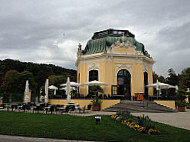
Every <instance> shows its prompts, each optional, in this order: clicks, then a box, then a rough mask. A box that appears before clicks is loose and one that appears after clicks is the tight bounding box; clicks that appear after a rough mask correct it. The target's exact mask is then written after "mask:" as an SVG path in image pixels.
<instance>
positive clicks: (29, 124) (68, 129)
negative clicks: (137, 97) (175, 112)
mask: <svg viewBox="0 0 190 142" xmlns="http://www.w3.org/2000/svg"><path fill="white" fill-rule="evenodd" d="M156 126H157V127H158V129H159V130H160V131H161V135H153V136H151V135H147V134H141V133H139V132H137V131H135V130H133V129H130V128H128V127H127V126H124V125H122V124H121V123H120V122H117V121H115V120H112V119H111V118H110V116H102V123H101V124H100V125H97V124H96V123H95V120H94V116H90V117H79V116H70V115H50V114H47V115H45V114H32V113H23V112H3V111H0V134H7V135H20V136H32V137H48V138H62V139H76V140H101V141H135V142H138V141H139V142H140V141H141V142H143V141H152V142H157V141H158V142H168V141H172V142H186V141H188V142H189V141H190V131H188V130H184V129H180V128H175V127H171V126H168V125H165V124H160V123H156Z"/></svg>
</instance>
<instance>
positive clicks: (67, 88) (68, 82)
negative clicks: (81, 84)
mask: <svg viewBox="0 0 190 142" xmlns="http://www.w3.org/2000/svg"><path fill="white" fill-rule="evenodd" d="M66 84H67V86H66V95H67V103H70V102H71V95H70V93H71V85H70V78H69V77H67V83H66Z"/></svg>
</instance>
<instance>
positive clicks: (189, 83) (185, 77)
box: [179, 67, 190, 89]
mask: <svg viewBox="0 0 190 142" xmlns="http://www.w3.org/2000/svg"><path fill="white" fill-rule="evenodd" d="M179 86H180V87H181V88H183V89H187V88H190V67H188V68H186V69H184V70H183V71H182V73H181V74H180V75H179Z"/></svg>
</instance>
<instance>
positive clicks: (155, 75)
mask: <svg viewBox="0 0 190 142" xmlns="http://www.w3.org/2000/svg"><path fill="white" fill-rule="evenodd" d="M157 80H158V81H159V82H166V79H165V78H164V77H163V76H159V75H158V74H157V73H155V72H153V83H156V81H157Z"/></svg>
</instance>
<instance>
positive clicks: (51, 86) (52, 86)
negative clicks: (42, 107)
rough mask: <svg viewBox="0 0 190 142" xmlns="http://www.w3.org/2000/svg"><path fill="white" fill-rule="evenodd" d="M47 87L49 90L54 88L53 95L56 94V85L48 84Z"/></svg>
mask: <svg viewBox="0 0 190 142" xmlns="http://www.w3.org/2000/svg"><path fill="white" fill-rule="evenodd" d="M48 88H49V89H51V90H54V95H56V90H58V88H57V87H56V86H54V85H50V86H49V87H48Z"/></svg>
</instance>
